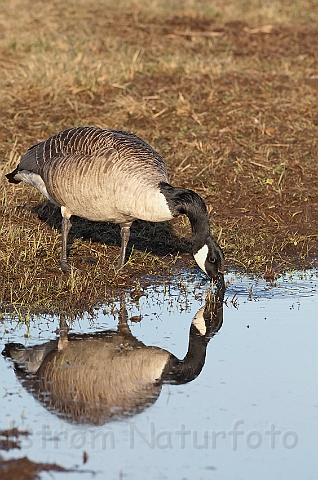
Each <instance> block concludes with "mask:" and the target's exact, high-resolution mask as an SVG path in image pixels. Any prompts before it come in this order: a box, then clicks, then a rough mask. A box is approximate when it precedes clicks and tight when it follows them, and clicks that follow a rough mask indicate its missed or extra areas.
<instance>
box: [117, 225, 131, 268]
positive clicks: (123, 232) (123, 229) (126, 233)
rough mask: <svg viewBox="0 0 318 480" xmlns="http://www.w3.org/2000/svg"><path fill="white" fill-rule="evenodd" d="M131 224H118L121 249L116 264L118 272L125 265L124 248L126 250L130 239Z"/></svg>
mask: <svg viewBox="0 0 318 480" xmlns="http://www.w3.org/2000/svg"><path fill="white" fill-rule="evenodd" d="M131 224H132V222H127V223H121V224H120V236H121V249H120V254H119V260H118V264H117V268H118V270H119V269H120V268H122V267H123V265H124V263H125V255H126V248H127V243H128V240H129V237H130V227H131Z"/></svg>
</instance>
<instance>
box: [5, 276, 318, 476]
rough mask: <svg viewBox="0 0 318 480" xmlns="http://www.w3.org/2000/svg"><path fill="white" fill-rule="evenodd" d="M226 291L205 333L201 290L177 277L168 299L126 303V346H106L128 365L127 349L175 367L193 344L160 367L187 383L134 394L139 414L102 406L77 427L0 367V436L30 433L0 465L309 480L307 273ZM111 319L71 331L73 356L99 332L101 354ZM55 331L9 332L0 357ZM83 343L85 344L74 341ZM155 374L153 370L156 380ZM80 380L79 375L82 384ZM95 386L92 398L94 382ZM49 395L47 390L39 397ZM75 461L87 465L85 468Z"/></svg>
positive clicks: (314, 319) (168, 382)
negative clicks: (20, 462) (8, 348)
mask: <svg viewBox="0 0 318 480" xmlns="http://www.w3.org/2000/svg"><path fill="white" fill-rule="evenodd" d="M227 280H229V282H230V283H229V286H228V289H227V291H226V295H225V303H224V307H223V323H222V318H221V312H220V310H218V313H217V317H214V318H213V321H212V324H213V326H212V327H211V325H210V327H209V324H205V323H204V322H203V323H202V316H201V317H200V315H199V316H198V315H197V317H195V316H196V314H197V312H198V311H200V309H201V307H202V306H204V304H205V297H206V293H207V285H204V284H202V281H201V279H200V278H196V279H194V280H193V279H192V280H191V283H190V280H189V279H187V278H186V277H185V278H184V279H183V281H182V282H181V283H180V282H178V283H176V285H175V286H174V287H170V288H169V289H168V290H167V289H163V288H160V287H156V288H153V289H152V288H148V289H147V291H146V294H145V295H144V296H142V297H141V298H140V299H139V302H138V303H133V302H131V301H130V302H128V301H127V304H126V306H127V310H128V318H130V319H132V320H133V321H132V322H131V321H128V324H129V327H130V331H131V334H132V335H131V338H132V339H129V340H127V341H126V340H125V339H124V340H123V339H122V338H121V339H120V341H118V342H117V343H116V349H119V350H120V351H121V352H124V355H127V358H128V357H129V355H130V354H131V352H135V351H136V349H135V347H134V346H133V342H135V340H134V339H137V340H139V341H140V342H142V343H143V344H144V345H147V346H154V347H159V348H160V349H161V350H158V349H156V350H151V351H150V352H151V353H152V356H154V355H155V356H157V357H158V365H159V364H160V362H161V361H166V359H167V358H168V357H169V353H170V354H173V355H174V356H175V357H176V358H177V359H180V360H182V359H183V358H184V357H185V356H186V354H187V350H188V343H189V341H190V343H191V342H192V343H191V345H192V347H191V348H192V350H191V351H190V354H189V355H188V356H187V357H186V359H187V360H186V361H185V362H183V363H182V362H181V363H180V362H179V363H178V362H177V360H176V359H175V358H174V357H169V358H173V359H174V360H173V361H174V368H175V369H178V368H179V370H180V368H181V369H182V366H184V364H187V362H188V363H189V369H188V372H187V375H188V377H187V378H186V377H185V374H184V372H183V371H182V372H181V373H180V372H179V370H178V372H179V374H178V375H179V376H178V375H177V374H176V373H174V375H172V374H170V373H169V374H168V375H166V377H165V378H164V379H163V380H162V382H157V384H156V385H155V386H154V387H153V386H151V387H147V388H146V389H144V390H147V392H148V393H147V395H146V397H145V398H146V400H145V401H143V402H140V401H138V402H137V404H138V406H136V404H134V405H132V404H126V406H125V408H124V409H123V410H120V409H117V410H116V409H114V408H112V409H111V410H110V411H108V412H106V413H105V408H104V407H103V406H101V407H100V408H99V407H98V408H97V409H95V410H92V411H86V412H85V414H83V415H82V417H83V418H80V417H81V412H80V413H78V411H77V412H75V409H74V408H72V402H69V403H70V406H68V407H67V411H66V410H65V408H64V410H63V408H62V407H61V405H60V403H59V400H56V399H55V400H54V401H53V400H52V394H46V395H44V397H43V395H42V396H40V395H39V393H38V392H37V391H35V389H34V385H33V384H32V382H31V380H32V378H33V376H32V374H27V375H25V374H24V373H21V372H19V371H18V370H17V371H15V370H14V368H13V361H12V359H10V358H4V357H3V356H1V357H0V372H1V373H0V383H1V424H0V429H5V428H8V427H13V426H16V427H18V428H19V429H22V430H28V431H29V432H31V435H30V436H29V437H28V438H21V442H22V444H21V446H22V448H21V450H20V451H18V450H11V451H10V452H1V454H2V455H3V456H4V458H19V457H22V456H25V455H26V456H28V458H30V459H31V460H35V461H41V462H49V463H53V462H57V463H59V464H60V465H62V466H64V467H67V468H74V467H75V466H78V468H79V469H80V470H82V471H83V473H81V474H79V473H54V474H53V476H54V478H58V479H64V478H65V479H70V480H71V479H78V478H81V479H83V480H84V479H88V478H92V476H93V475H92V473H91V472H92V471H94V472H97V473H96V478H108V479H117V478H120V479H122V478H123V479H127V480H130V479H136V480H137V479H138V480H139V479H165V478H167V479H186V478H189V479H190V478H196V479H204V480H209V479H246V480H249V479H253V480H254V479H255V478H257V479H258V480H262V479H264V480H265V479H266V480H268V479H276V478H288V479H289V480H293V479H297V480H298V479H299V478H306V479H314V478H317V471H318V460H317V414H318V402H317V365H318V362H317V360H318V349H317V333H318V315H317V310H318V293H317V290H318V289H317V281H318V279H317V272H311V273H308V274H306V275H299V274H295V275H293V276H286V277H283V278H280V279H279V280H278V282H277V283H276V284H275V285H272V286H270V285H269V284H267V283H266V282H264V281H257V280H253V279H249V278H247V277H244V276H240V275H235V274H230V275H227ZM164 290H165V291H164ZM115 307H116V308H115V311H114V313H107V311H105V310H109V308H106V307H105V309H104V311H103V309H100V310H98V311H96V317H95V318H94V319H91V318H88V317H84V318H82V319H80V320H75V322H74V323H73V325H72V330H71V334H74V335H75V336H74V341H76V342H77V344H76V345H80V351H81V352H82V355H83V356H85V355H86V354H85V351H86V350H85V348H86V345H87V344H88V343H87V342H92V341H93V342H99V341H100V336H99V337H98V336H96V335H95V334H96V332H101V331H108V333H106V334H104V335H106V337H105V338H106V339H107V342H110V340H109V338H110V337H111V335H113V334H110V333H109V330H112V331H113V332H114V331H116V329H117V323H118V315H119V304H116V305H115ZM140 317H141V318H140ZM121 318H122V317H121ZM194 318H195V320H194V324H195V325H196V328H197V329H199V331H201V336H200V335H198V332H197V330H196V336H193V331H194V330H193V327H191V323H192V321H193V319H194ZM221 323H222V325H221ZM58 326H59V322H58V319H49V318H36V319H34V320H32V321H31V322H30V325H29V326H25V325H22V324H21V323H20V324H19V323H18V322H15V321H11V322H10V321H9V320H8V321H7V322H6V323H5V325H4V326H3V327H2V330H1V342H0V349H1V351H2V350H3V349H4V347H5V345H6V344H7V343H8V342H16V343H20V344H23V345H24V346H26V347H32V346H34V345H40V344H44V343H46V342H48V341H51V340H55V339H56V333H55V330H56V328H57V327H58ZM206 328H208V330H210V331H207V330H206ZM218 329H219V330H218ZM217 330H218V331H217ZM191 332H192V333H191ZM84 333H88V334H90V335H89V336H87V337H85V338H82V337H81V338H79V337H78V336H76V335H82V334H84ZM204 334H205V335H204ZM129 335H130V334H129ZM125 338H126V337H125ZM129 338H130V337H129ZM198 338H199V339H201V340H197V339H198ZM103 339H104V337H103ZM103 341H104V340H103ZM50 345H51V344H50ZM91 345H93V348H94V349H95V350H96V348H97V347H96V344H95V343H92V344H91ZM55 346H56V345H55ZM138 347H139V351H140V350H142V349H144V347H143V346H142V345H141V344H139V345H138ZM47 348H49V347H47ZM50 348H51V347H50ZM61 348H62V347H61V346H60V349H61ZM98 348H99V347H98ZM162 349H164V350H165V351H166V352H168V353H166V352H163V351H162ZM143 351H147V352H148V351H149V350H143ZM205 351H206V356H205ZM153 352H154V353H153ZM62 353H63V348H62ZM103 355H104V353H101V357H102V358H103V362H104V365H106V364H107V361H108V360H107V358H106V357H105V358H106V359H104V357H103ZM39 356H41V355H40V354H38V357H37V361H38V362H39V363H38V364H37V363H36V362H35V363H34V362H33V364H32V365H31V363H30V364H28V366H29V368H33V369H36V368H38V366H39V365H40V364H41V361H39ZM42 356H43V348H42ZM44 358H45V356H44ZM54 358H58V359H60V357H54ZM63 358H64V357H63ZM120 358H122V355H121V357H120ZM162 358H163V360H162ZM59 361H60V360H59ZM63 361H64V360H63ZM112 361H113V360H112ZM142 362H143V365H144V364H145V363H146V364H147V363H150V360H147V359H143V360H142ZM58 365H60V364H58ZM104 365H102V367H101V368H106V367H104ZM158 365H157V366H156V367H153V369H154V370H155V374H156V375H155V374H154V375H155V376H157V377H158V374H157V371H158V369H159V370H160V368H161V367H160V365H159V366H158ZM176 365H177V367H176ZM41 368H43V366H42V367H41ZM89 368H91V369H92V368H93V367H92V366H90V367H89ZM143 368H145V367H143ZM151 368H152V367H151ZM200 370H201V372H200ZM176 371H177V370H175V372H176ZM180 371H181V370H180ZM91 372H92V370H91V371H89V370H87V371H86V370H85V375H86V376H87V378H88V377H90V375H93V373H91ZM199 372H200V373H199ZM197 374H198V376H197V377H196V378H194V379H192V380H191V377H195V376H196V375H197ZM130 375H133V374H130ZM176 378H178V380H179V382H180V384H175V381H176ZM30 379H31V380H30ZM185 379H187V380H191V381H189V382H188V383H184V381H185ZM72 381H73V380H72ZM74 381H75V380H74ZM94 382H95V383H94ZM94 382H93V386H92V387H90V388H91V389H92V388H95V386H96V383H98V377H97V380H96V381H94ZM142 382H145V380H144V379H142V380H140V385H141V384H142ZM51 385H52V380H51V383H50V381H48V383H47V384H46V389H47V390H50V389H51ZM59 395H60V396H62V395H63V394H62V393H61V392H60V393H59ZM100 403H101V402H99V404H100ZM62 410H63V411H62ZM136 412H137V413H136ZM79 422H80V423H79ZM83 452H86V454H87V455H88V460H87V463H85V464H83ZM41 478H42V479H46V478H52V474H48V473H43V474H41Z"/></svg>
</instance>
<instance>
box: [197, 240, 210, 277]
mask: <svg viewBox="0 0 318 480" xmlns="http://www.w3.org/2000/svg"><path fill="white" fill-rule="evenodd" d="M208 251H209V249H208V246H207V245H203V247H202V248H200V250H199V251H198V252H197V253H196V254H195V255H193V256H194V260H195V261H196V262H197V264H198V265H199V267H200V268H201V269H202V270H203V271H204V272H205V273H206V274H207V271H206V269H205V261H206V257H207V256H208Z"/></svg>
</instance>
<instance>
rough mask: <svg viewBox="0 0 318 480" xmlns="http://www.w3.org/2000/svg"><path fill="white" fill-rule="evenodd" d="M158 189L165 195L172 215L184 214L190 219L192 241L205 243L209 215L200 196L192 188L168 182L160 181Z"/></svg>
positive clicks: (207, 233)
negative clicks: (172, 184)
mask: <svg viewBox="0 0 318 480" xmlns="http://www.w3.org/2000/svg"><path fill="white" fill-rule="evenodd" d="M159 186H160V191H161V193H162V194H163V195H164V196H165V198H166V200H167V203H168V206H169V209H170V211H171V213H172V215H173V216H174V217H177V216H178V215H181V214H185V215H187V217H188V218H189V220H190V224H191V228H192V237H193V242H194V243H200V240H202V245H203V244H204V243H205V239H206V237H207V236H208V235H209V234H210V226H209V215H208V211H207V209H206V206H205V203H204V201H203V200H202V198H201V197H200V196H199V195H198V194H197V193H195V192H193V191H192V190H188V189H186V188H181V187H172V186H171V185H169V183H160V185H159Z"/></svg>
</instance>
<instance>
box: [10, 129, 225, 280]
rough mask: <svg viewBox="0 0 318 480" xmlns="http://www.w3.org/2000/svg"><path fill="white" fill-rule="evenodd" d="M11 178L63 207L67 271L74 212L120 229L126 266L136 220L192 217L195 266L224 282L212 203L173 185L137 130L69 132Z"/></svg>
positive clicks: (31, 155)
mask: <svg viewBox="0 0 318 480" xmlns="http://www.w3.org/2000/svg"><path fill="white" fill-rule="evenodd" d="M6 177H7V179H8V180H9V182H11V183H19V182H21V181H22V182H25V183H27V184H29V185H32V186H33V187H35V188H36V189H37V190H39V191H40V192H41V193H42V194H43V195H44V196H45V197H46V198H48V199H49V200H50V201H51V202H52V203H54V204H55V205H57V206H59V207H60V208H61V213H62V253H61V259H60V261H61V268H62V270H69V269H70V265H69V263H68V259H67V249H66V246H67V238H68V234H69V231H70V228H71V221H70V218H71V216H72V215H77V216H79V217H82V218H86V219H88V220H92V221H102V222H112V223H116V224H119V225H120V228H121V249H120V255H119V261H118V268H122V267H123V265H124V263H125V254H126V247H127V243H128V240H129V235H130V227H131V225H132V223H133V221H134V220H136V219H140V220H146V221H150V222H162V221H166V220H171V219H172V218H173V217H176V216H178V215H181V214H185V215H187V216H188V218H189V221H190V224H191V228H192V253H193V256H194V259H195V261H196V262H197V264H198V265H199V267H200V268H201V269H202V270H203V271H204V272H205V273H206V274H207V275H208V277H209V278H210V279H211V280H213V281H217V282H218V283H219V282H221V283H222V284H223V283H224V279H223V270H224V255H223V252H222V250H221V248H220V247H219V245H218V244H217V242H216V241H215V240H214V238H213V237H212V235H211V234H210V226H209V215H208V212H207V209H206V205H205V203H204V201H203V200H202V198H201V197H200V196H199V195H198V194H197V193H195V192H194V191H192V190H188V189H186V188H181V187H173V186H171V185H170V184H169V180H168V174H167V169H166V165H165V163H164V161H163V159H162V158H161V156H160V155H159V154H158V153H157V152H156V151H155V150H154V149H153V148H152V147H151V146H150V145H149V144H148V143H146V142H145V141H144V140H142V139H141V138H139V137H138V136H136V135H134V134H132V133H129V132H124V131H119V130H104V129H101V128H97V127H75V128H69V129H67V130H64V131H62V132H59V133H57V134H56V135H53V136H52V137H50V138H48V139H47V140H46V141H44V142H41V143H38V144H37V145H34V146H33V147H31V148H30V149H29V150H28V151H27V152H26V153H25V155H24V156H23V157H22V159H21V161H20V163H19V165H18V166H17V168H16V169H15V170H13V172H11V173H8V174H7V175H6Z"/></svg>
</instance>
